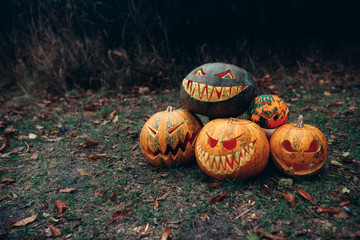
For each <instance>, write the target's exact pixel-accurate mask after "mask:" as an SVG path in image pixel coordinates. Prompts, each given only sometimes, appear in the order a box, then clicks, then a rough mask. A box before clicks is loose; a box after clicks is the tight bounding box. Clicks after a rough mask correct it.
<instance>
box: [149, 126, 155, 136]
mask: <svg viewBox="0 0 360 240" xmlns="http://www.w3.org/2000/svg"><path fill="white" fill-rule="evenodd" d="M147 128H148V129H149V131H150V132H151V134H152V135H156V134H157V131H156V130H155V129H153V128H152V127H150V126H149V125H147Z"/></svg>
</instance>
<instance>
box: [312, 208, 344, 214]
mask: <svg viewBox="0 0 360 240" xmlns="http://www.w3.org/2000/svg"><path fill="white" fill-rule="evenodd" d="M316 212H317V213H332V214H336V213H339V212H340V211H339V209H334V208H331V207H318V208H317V209H316Z"/></svg>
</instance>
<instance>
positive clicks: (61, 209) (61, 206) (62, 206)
mask: <svg viewBox="0 0 360 240" xmlns="http://www.w3.org/2000/svg"><path fill="white" fill-rule="evenodd" d="M54 202H55V204H56V207H57V209H58V210H59V213H62V212H64V211H65V210H66V209H67V206H66V204H65V203H64V202H63V201H61V200H56V199H55V200H54Z"/></svg>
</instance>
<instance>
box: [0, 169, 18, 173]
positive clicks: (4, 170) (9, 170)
mask: <svg viewBox="0 0 360 240" xmlns="http://www.w3.org/2000/svg"><path fill="white" fill-rule="evenodd" d="M2 172H15V171H14V170H11V169H0V173H2Z"/></svg>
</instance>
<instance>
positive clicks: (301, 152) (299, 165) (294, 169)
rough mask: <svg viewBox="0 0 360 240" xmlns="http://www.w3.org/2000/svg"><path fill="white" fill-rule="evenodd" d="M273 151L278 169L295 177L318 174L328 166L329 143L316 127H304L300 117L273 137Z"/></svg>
mask: <svg viewBox="0 0 360 240" xmlns="http://www.w3.org/2000/svg"><path fill="white" fill-rule="evenodd" d="M270 149H271V156H272V159H273V162H274V163H275V165H276V167H277V168H278V169H279V170H280V171H282V172H284V173H285V174H288V175H291V176H307V175H312V174H315V173H317V172H318V171H319V170H321V169H322V168H323V167H324V166H325V165H326V160H327V157H328V144H327V141H326V138H325V136H324V134H323V133H322V132H321V131H320V130H319V129H318V128H316V127H314V126H312V125H309V124H304V123H303V116H302V115H300V116H299V118H298V121H297V123H290V124H285V125H282V126H281V127H279V128H278V129H276V130H275V132H274V133H273V135H272V136H271V138H270Z"/></svg>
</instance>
